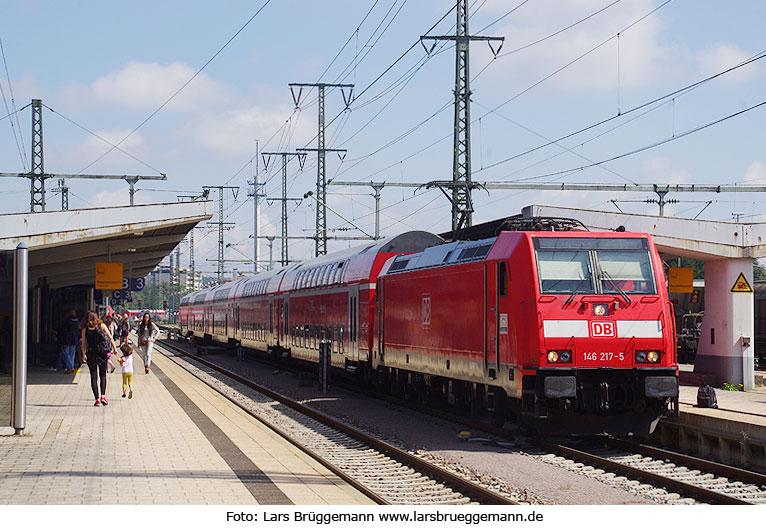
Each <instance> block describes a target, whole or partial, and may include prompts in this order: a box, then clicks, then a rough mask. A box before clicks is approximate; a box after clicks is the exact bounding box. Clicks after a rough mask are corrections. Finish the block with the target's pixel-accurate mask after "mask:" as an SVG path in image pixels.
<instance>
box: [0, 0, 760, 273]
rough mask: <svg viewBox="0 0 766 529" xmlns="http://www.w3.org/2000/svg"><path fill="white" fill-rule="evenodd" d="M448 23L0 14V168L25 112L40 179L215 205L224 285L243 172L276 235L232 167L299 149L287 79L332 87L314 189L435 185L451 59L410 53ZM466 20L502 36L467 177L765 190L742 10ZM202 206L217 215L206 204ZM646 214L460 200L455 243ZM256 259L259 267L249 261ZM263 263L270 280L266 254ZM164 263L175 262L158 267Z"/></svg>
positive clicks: (715, 212) (583, 1) (305, 168)
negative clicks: (552, 213) (553, 220)
mask: <svg viewBox="0 0 766 529" xmlns="http://www.w3.org/2000/svg"><path fill="white" fill-rule="evenodd" d="M454 8H455V2H454V1H451V0H446V1H441V0H438V1H437V0H430V1H428V2H423V1H418V2H416V1H413V0H360V1H356V2H350V1H339V0H325V1H323V2H310V1H305V0H304V1H288V0H257V1H238V0H228V1H226V2H199V1H175V0H168V1H163V2H148V1H143V0H134V1H132V2H129V3H124V2H103V1H102V2H96V1H88V0H82V1H67V2H54V1H52V0H50V1H36V0H0V40H1V42H2V51H3V57H2V58H3V63H2V65H0V88H2V98H3V106H0V172H26V171H29V165H30V144H31V111H30V108H29V107H28V106H27V107H26V108H22V107H25V106H26V105H28V104H29V102H30V100H31V99H33V98H35V99H42V101H43V104H44V105H45V106H44V108H43V131H44V164H45V170H46V172H48V173H71V174H120V175H122V174H130V175H136V174H138V175H145V176H157V175H159V174H166V175H167V180H165V181H155V180H144V181H141V182H139V184H138V185H137V188H138V189H139V192H138V193H137V194H136V202H138V203H160V202H176V201H177V200H179V199H178V196H179V195H197V194H200V193H201V192H202V186H234V187H237V189H236V190H231V189H227V190H224V192H223V193H224V201H225V221H226V222H228V223H232V224H233V226H232V228H231V229H230V230H228V231H227V232H226V234H225V241H226V243H227V244H230V245H231V246H230V247H228V248H227V250H226V253H225V256H226V259H227V260H230V261H231V262H228V263H227V264H226V269H227V271H232V272H233V271H234V270H235V269H236V270H238V271H239V272H243V271H249V270H252V264H248V263H245V262H238V261H246V260H247V259H250V258H252V252H253V250H252V239H251V238H250V235H251V234H252V231H253V200H252V198H251V197H250V196H248V195H249V194H251V193H252V190H253V187H252V186H251V185H249V183H248V182H252V181H253V180H254V177H255V175H256V173H257V174H258V177H259V180H260V181H261V182H262V183H263V184H262V186H261V187H260V188H259V191H260V192H259V194H262V195H263V197H262V198H261V199H260V201H261V216H260V223H261V235H279V234H280V233H281V220H280V219H281V217H280V216H281V203H280V202H278V201H274V200H272V199H278V198H280V197H281V196H282V189H281V170H282V167H281V157H279V158H277V157H274V156H266V157H263V156H256V149H258V150H259V151H260V152H296V149H300V148H316V146H317V140H316V137H317V132H318V123H317V120H318V107H317V90H316V89H315V88H304V90H303V92H302V94H301V97H300V99H299V101H298V104H297V106H296V103H295V101H294V98H293V95H292V94H291V90H290V88H289V86H288V85H289V84H290V83H327V84H339V83H342V84H353V85H354V88H353V90H352V91H350V90H349V89H345V90H344V91H341V90H340V89H338V88H331V87H328V88H327V89H326V92H325V120H326V147H327V148H331V149H344V150H345V154H344V155H343V156H341V155H340V154H339V153H337V152H329V153H328V154H327V161H326V174H327V178H328V180H331V181H333V180H334V181H360V182H370V181H376V182H388V183H391V184H393V183H403V182H407V183H425V182H428V181H432V180H450V179H451V178H452V141H453V140H452V133H453V120H454V110H453V98H454V96H453V89H454V83H455V49H454V43H453V41H447V40H440V41H429V43H428V46H429V47H430V45H431V43H433V42H436V45H435V47H434V48H433V50H431V52H430V54H429V53H427V51H426V49H424V47H423V46H422V45H421V43H420V37H421V36H423V35H429V36H442V35H454V32H455V22H456V13H455V9H454ZM469 13H470V15H471V18H470V22H469V32H470V33H471V34H473V35H483V36H492V37H504V41H503V45H502V48H501V49H500V51H499V53H498V54H497V56H496V57H495V56H494V55H493V51H492V49H490V47H489V46H488V44H487V42H483V41H474V42H472V43H471V45H470V71H471V90H472V96H471V137H472V140H471V150H472V159H471V163H472V179H473V180H474V181H476V182H485V181H491V182H499V181H502V182H523V183H530V184H533V183H548V182H556V183H560V182H576V183H581V182H590V183H641V184H655V183H656V184H666V183H670V184H691V183H694V184H716V185H717V184H746V185H766V152H765V151H764V147H765V144H764V138H763V133H762V131H763V123H764V119H765V118H766V105H763V106H758V105H759V104H761V103H764V102H766V93H765V92H764V90H763V87H764V86H766V79H765V77H766V75H764V64H766V62H764V61H762V60H761V59H760V58H758V59H757V60H754V61H752V62H750V63H749V64H746V65H744V66H740V65H741V64H742V63H743V62H745V61H748V60H749V59H752V58H755V57H761V56H762V55H763V54H764V52H766V38H765V37H764V33H763V28H762V21H763V20H766V2H760V1H745V0H732V1H731V2H714V1H706V0H700V1H692V0H671V1H669V2H667V1H665V0H662V1H658V0H616V1H615V0H526V1H524V0H511V1H508V0H473V1H470V2H469ZM737 66H739V67H737ZM733 67H737V68H735V69H733V70H731V71H729V72H728V73H725V74H723V75H720V76H718V77H715V78H714V79H710V80H707V81H705V82H703V83H699V81H703V80H706V79H708V78H710V77H711V76H714V75H716V74H719V73H722V72H725V71H727V70H730V69H731V68H733ZM696 83H699V84H696ZM346 101H348V102H349V104H348V106H346ZM19 109H20V110H19ZM16 110H18V111H17V112H16ZM8 114H11V116H10V117H9V116H8ZM724 118H727V119H724ZM599 123H600V125H599ZM581 131H582V132H581ZM562 138H563V139H562ZM114 145H117V146H118V148H114ZM264 158H265V159H264ZM608 160H610V161H608ZM299 161H300V160H299V159H298V158H297V157H291V158H290V159H289V161H288V164H287V172H288V190H287V194H288V197H290V198H303V195H304V194H305V193H306V192H307V191H309V190H313V191H316V178H317V169H316V167H317V160H316V153H314V152H310V153H309V154H308V155H307V157H306V159H305V162H304V163H303V165H302V166H301V164H300V163H299ZM68 185H69V187H70V194H69V205H70V209H75V208H89V207H99V206H108V205H117V204H127V203H128V200H129V194H128V185H127V184H126V183H125V182H122V181H112V180H102V181H95V180H77V179H72V180H69V181H68ZM55 188H56V181H52V180H49V181H47V183H46V198H47V209H48V210H52V209H60V207H61V198H60V194H58V193H57V192H56V191H55ZM372 194H373V190H372V188H371V187H369V186H359V187H350V186H337V185H330V186H328V196H327V205H328V207H329V208H331V210H330V211H328V213H327V215H328V219H327V225H328V229H330V230H331V231H330V235H339V236H360V235H362V234H363V232H366V233H373V231H374V228H375V215H374V208H375V201H374V199H373V196H372ZM211 198H213V199H214V200H216V204H215V207H214V208H213V210H214V211H216V212H217V209H218V208H217V205H218V204H217V200H218V196H217V192H213V194H212V195H211ZM652 198H656V196H653V195H651V194H646V195H644V194H642V193H622V194H620V193H604V192H579V191H577V192H576V191H556V192H551V191H548V192H542V191H537V190H524V191H518V190H517V191H498V190H490V191H489V192H487V191H481V190H477V191H474V193H473V200H474V207H475V213H474V223H478V222H483V221H488V220H492V219H496V218H499V217H504V216H509V215H514V214H517V213H519V212H520V211H521V209H522V208H523V207H524V206H527V205H531V204H544V205H556V206H564V207H582V208H586V209H599V210H606V211H618V208H619V209H621V210H623V211H627V212H634V213H640V214H656V213H657V205H656V204H651V203H647V202H645V201H646V200H647V199H652ZM668 198H671V199H676V200H678V201H679V202H678V203H674V204H671V205H668V206H666V209H665V211H666V215H673V216H680V217H689V218H694V217H698V218H700V219H709V220H724V221H731V220H733V219H734V218H740V219H742V220H749V221H753V222H756V221H764V220H765V219H764V218H763V213H762V211H763V209H764V207H763V206H764V204H766V194H764V193H727V194H723V193H722V194H717V195H712V194H701V193H694V194H692V193H686V194H675V195H669V196H668ZM708 201H712V202H711V203H710V204H709V205H707V202H708ZM316 207H317V204H316V202H315V201H314V199H313V198H307V199H303V200H301V201H300V202H299V201H291V202H289V208H288V209H289V218H288V231H289V234H290V236H311V235H313V233H314V229H315V215H316ZM28 209H29V180H28V179H24V178H1V179H0V214H3V213H14V212H24V211H28ZM216 216H217V215H216ZM450 219H451V208H450V204H449V202H448V201H447V199H446V198H445V197H444V196H443V195H442V193H441V192H440V191H438V190H425V189H419V190H415V189H413V188H401V187H392V186H388V187H385V188H384V189H383V190H382V192H381V215H380V227H381V234H382V235H383V236H388V235H396V234H399V233H403V232H405V231H409V230H414V229H422V230H426V231H431V232H435V233H440V232H444V231H448V230H449V228H450V222H451V220H450ZM213 220H214V221H215V220H217V218H214V219H213ZM349 221H350V222H349ZM216 244H217V230H216V229H208V227H207V225H200V229H198V230H197V231H196V234H195V249H194V250H195V262H196V267H197V269H198V270H200V269H201V270H203V271H205V272H206V273H207V274H209V275H213V271H214V270H215V269H216V264H215V263H214V262H213V261H212V260H213V259H215V258H216V255H217V254H216ZM358 244H360V243H359V242H358V241H356V242H349V241H333V240H331V241H329V242H328V248H329V250H330V251H332V250H335V249H343V248H347V247H349V245H358ZM260 248H261V250H260V251H261V258H262V259H266V260H267V259H268V257H269V250H268V246H267V244H266V242H265V241H263V242H261V247H260ZM273 252H274V258H275V260H278V259H279V256H280V243H279V240H277V241H275V242H274V244H273ZM313 252H314V243H313V241H312V240H305V241H304V240H291V241H290V244H289V254H290V258H291V259H308V258H310V257H311V256H313ZM188 255H189V252H188V244H186V243H183V244H182V246H181V264H182V266H186V265H187V263H188Z"/></svg>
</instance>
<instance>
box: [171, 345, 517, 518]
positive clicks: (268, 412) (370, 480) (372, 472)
mask: <svg viewBox="0 0 766 529" xmlns="http://www.w3.org/2000/svg"><path fill="white" fill-rule="evenodd" d="M157 345H158V346H159V347H161V348H162V349H164V350H165V351H167V352H169V353H170V354H168V355H167V356H168V358H170V359H171V360H173V361H174V362H176V363H177V364H179V365H181V366H182V367H184V368H185V369H187V370H188V371H189V372H191V373H192V374H194V375H195V376H197V377H198V378H200V379H202V380H204V381H205V382H207V383H208V384H210V385H211V386H213V387H214V388H215V389H216V390H217V391H219V392H220V393H221V394H223V395H224V396H225V397H227V398H228V399H229V400H231V401H232V402H234V403H236V404H237V405H239V406H240V407H242V408H243V409H244V410H245V411H247V412H248V413H250V414H251V415H253V416H254V417H256V418H257V419H258V420H260V421H262V422H264V423H265V424H266V425H268V426H269V427H270V428H272V429H274V430H275V431H276V432H277V433H279V434H280V435H282V436H283V437H285V439H287V440H288V441H290V442H291V443H293V444H295V445H296V446H298V447H299V448H300V449H302V450H304V451H305V452H306V453H308V454H309V455H311V456H312V457H314V458H315V459H317V460H318V461H320V462H322V463H323V464H324V465H326V466H327V467H328V468H330V469H331V470H332V471H333V472H335V473H337V474H338V475H339V476H341V477H342V478H343V479H344V480H346V481H347V482H348V483H350V484H351V485H352V486H354V487H356V488H357V489H359V490H360V491H362V492H363V493H365V494H366V495H367V496H369V497H370V498H372V499H373V500H374V501H375V502H376V503H379V504H407V505H417V504H420V505H440V504H441V505H447V504H469V503H479V504H492V505H517V504H518V502H516V501H514V500H512V499H511V498H508V497H506V496H504V495H502V494H499V493H496V492H494V491H492V490H489V489H487V488H486V487H484V486H482V485H480V484H478V483H474V482H472V481H469V480H467V479H464V478H462V477H460V476H457V475H456V474H454V473H452V472H450V471H448V470H445V469H443V468H441V467H439V466H437V465H434V464H432V463H430V462H428V461H425V460H423V459H422V458H419V457H417V456H414V455H412V454H410V453H408V452H405V451H403V450H401V449H399V448H397V447H395V446H393V445H390V444H388V443H385V442H383V441H380V440H379V439H375V438H374V437H372V436H370V435H368V434H366V433H364V432H362V431H360V430H358V429H356V428H353V427H351V426H349V425H347V424H344V423H342V422H340V421H338V420H336V419H333V418H332V417H329V416H327V415H325V414H323V413H321V412H318V411H316V410H313V409H311V408H309V407H307V406H304V405H303V404H301V403H299V402H297V401H294V400H292V399H289V398H287V397H285V396H283V395H280V394H278V393H276V392H274V391H272V390H270V389H269V388H266V387H263V386H260V385H258V384H255V383H253V382H252V381H250V380H247V379H245V378H244V377H241V376H239V375H237V374H236V373H233V372H231V371H229V370H227V369H224V368H223V367H221V366H218V365H216V364H214V363H212V362H209V361H207V360H206V359H203V358H200V357H199V356H196V355H191V354H189V353H188V352H187V351H185V350H184V349H182V348H179V347H177V346H176V345H174V344H172V343H170V342H168V341H159V342H158V343H157ZM195 363H198V364H201V365H202V366H204V367H202V368H200V367H197V366H195V365H194V364H195ZM205 368H207V369H205ZM211 370H213V371H211ZM214 374H222V375H224V376H226V377H228V378H230V379H232V380H233V381H235V382H236V384H230V383H228V382H224V383H222V382H221V381H218V380H216V379H215V378H214V377H213V375H214ZM223 384H226V386H227V388H226V389H224V388H221V387H220V386H221V385H223ZM238 385H239V386H240V387H242V386H244V388H243V389H249V390H252V391H247V395H245V394H244V392H242V391H240V390H239V389H238V388H237V387H236V386H238ZM229 388H233V389H234V391H235V392H236V393H235V394H232V392H231V389H229ZM254 392H255V394H254ZM275 401H276V402H278V403H279V404H278V405H275Z"/></svg>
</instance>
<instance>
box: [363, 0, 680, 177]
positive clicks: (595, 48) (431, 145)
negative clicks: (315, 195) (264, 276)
mask: <svg viewBox="0 0 766 529" xmlns="http://www.w3.org/2000/svg"><path fill="white" fill-rule="evenodd" d="M671 1H672V0H666V1H665V2H664V3H663V4H661V5H660V6H658V7H656V8H654V9H652V10H651V11H650V12H648V13H647V14H645V15H643V16H642V17H640V18H639V19H637V20H635V21H634V22H632V23H631V24H630V25H628V26H627V27H625V28H623V29H621V30H620V32H625V31H627V30H628V29H630V28H632V27H633V26H635V25H636V24H638V23H640V22H641V21H643V20H645V19H646V18H648V17H649V16H651V15H652V14H654V13H655V12H657V11H658V10H659V9H661V8H662V7H664V6H665V5H667V4H669V3H670V2H671ZM610 6H611V5H610ZM610 6H607V7H610ZM601 11H603V9H602V10H601ZM587 18H589V17H586V19H587ZM583 20H585V19H583ZM575 25H577V24H571V25H570V26H568V27H567V28H565V29H564V30H560V31H558V32H556V34H559V33H561V32H563V31H565V30H566V29H570V28H572V27H574V26H575ZM613 38H614V36H612V37H610V38H609V39H607V40H605V41H603V42H602V43H601V44H598V45H597V46H595V47H593V48H591V49H590V50H588V51H586V52H585V53H583V54H582V55H580V56H578V57H577V58H575V59H574V60H572V61H570V62H568V63H567V64H565V65H564V66H562V67H560V68H558V69H557V70H556V71H554V72H553V73H551V74H549V75H547V76H545V77H543V78H542V79H540V80H538V81H537V82H535V83H534V84H532V85H531V86H529V87H527V88H526V89H524V90H522V91H521V92H519V93H517V94H516V95H514V96H513V97H512V98H510V99H508V100H506V101H505V102H503V103H502V104H500V105H498V106H496V107H495V108H494V109H492V110H491V111H489V112H487V113H486V114H484V115H483V116H481V117H486V116H487V115H489V114H490V113H491V112H492V111H496V110H498V109H500V108H502V107H503V106H505V105H507V104H508V103H510V102H511V101H513V100H515V99H517V98H518V97H521V96H522V95H523V94H526V93H528V92H529V91H531V90H532V89H534V88H536V87H537V86H539V85H541V84H542V83H543V82H545V81H547V80H548V79H550V78H552V77H554V76H555V75H557V74H558V73H560V72H562V71H563V70H565V69H567V68H569V67H570V66H572V65H573V64H575V63H577V62H578V61H580V60H581V59H583V58H585V57H586V56H588V55H589V54H591V53H593V52H594V51H595V50H597V49H598V48H600V47H601V46H603V45H605V44H606V43H608V42H609V41H611V40H612V39H613ZM542 40H545V39H541V42H542ZM493 62H494V61H491V62H490V64H492V63H493ZM485 69H486V67H485ZM482 71H483V70H482ZM450 104H451V102H450V103H448V104H447V106H445V107H443V108H444V109H446V108H448V106H449V105H450ZM476 121H478V119H474V120H472V122H471V123H472V124H473V123H475V122H476ZM423 124H424V122H421V123H420V124H419V125H417V126H416V127H413V129H416V128H419V126H422V125H423ZM408 133H411V131H408ZM451 137H452V134H447V135H445V136H443V137H441V138H439V139H438V140H436V141H434V142H432V143H431V144H429V145H428V146H426V147H424V148H423V149H420V150H418V151H417V152H415V153H414V154H413V155H410V156H408V157H407V158H404V160H407V159H410V158H412V157H414V156H417V155H419V154H422V153H423V152H425V151H426V150H428V149H430V148H431V147H433V146H435V145H437V144H439V143H441V142H442V141H446V140H447V139H449V138H451ZM381 150H383V149H378V150H377V151H376V153H378V152H380V151H381ZM396 163H398V162H396ZM394 165H396V164H391V165H389V166H387V167H386V168H384V169H382V170H381V171H378V172H376V173H373V174H379V173H380V172H384V171H386V170H388V169H390V168H391V167H393V166H394ZM493 165H495V164H493ZM490 167H491V166H487V167H484V168H483V170H486V169H488V168H490ZM349 169H350V168H349ZM477 172H478V171H474V173H477Z"/></svg>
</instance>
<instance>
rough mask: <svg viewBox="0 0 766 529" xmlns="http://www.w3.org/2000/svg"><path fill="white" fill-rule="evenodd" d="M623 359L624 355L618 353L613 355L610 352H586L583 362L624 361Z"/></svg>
mask: <svg viewBox="0 0 766 529" xmlns="http://www.w3.org/2000/svg"><path fill="white" fill-rule="evenodd" d="M624 359H625V353H623V352H619V353H615V352H612V351H601V352H598V353H597V352H586V353H585V357H584V360H586V361H588V360H590V361H591V362H610V361H612V360H620V361H622V360H624Z"/></svg>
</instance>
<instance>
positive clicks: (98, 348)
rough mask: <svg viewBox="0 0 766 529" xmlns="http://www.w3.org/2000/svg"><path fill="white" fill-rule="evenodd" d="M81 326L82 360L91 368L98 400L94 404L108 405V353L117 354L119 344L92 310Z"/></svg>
mask: <svg viewBox="0 0 766 529" xmlns="http://www.w3.org/2000/svg"><path fill="white" fill-rule="evenodd" d="M80 328H81V329H82V330H81V334H80V337H81V339H82V361H83V362H85V363H87V364H88V369H90V387H91V389H92V390H93V396H94V397H96V402H95V404H93V405H94V406H101V405H104V406H106V405H107V404H109V402H107V400H106V362H107V353H112V352H113V353H114V354H117V346H116V345H115V343H114V339H113V338H112V335H111V334H110V333H109V329H108V328H107V327H106V325H104V322H103V321H101V319H99V317H98V314H96V313H95V312H94V311H92V310H89V311H88V312H87V313H86V314H85V317H84V318H83V320H82V323H81V324H80ZM86 351H87V354H86ZM99 381H100V385H99ZM99 389H100V390H101V391H100V392H99Z"/></svg>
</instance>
